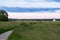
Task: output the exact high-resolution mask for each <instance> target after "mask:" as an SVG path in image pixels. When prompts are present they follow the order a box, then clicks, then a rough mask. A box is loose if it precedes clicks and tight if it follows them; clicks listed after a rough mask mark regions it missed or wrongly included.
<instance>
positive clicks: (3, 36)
mask: <svg viewBox="0 0 60 40" xmlns="http://www.w3.org/2000/svg"><path fill="white" fill-rule="evenodd" d="M12 32H13V30H10V31H8V32H5V33H3V34H0V40H7V39H8V37H9V36H10V34H11V33H12Z"/></svg>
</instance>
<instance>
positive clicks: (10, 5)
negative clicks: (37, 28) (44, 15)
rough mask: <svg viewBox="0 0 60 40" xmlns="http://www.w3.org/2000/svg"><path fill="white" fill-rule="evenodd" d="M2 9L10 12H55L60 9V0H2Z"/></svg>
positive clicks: (0, 7) (0, 3)
mask: <svg viewBox="0 0 60 40" xmlns="http://www.w3.org/2000/svg"><path fill="white" fill-rule="evenodd" d="M17 7H18V8H17ZM24 8H31V9H24ZM32 8H38V9H32ZM0 9H3V10H6V11H9V12H25V11H26V12H33V11H34V12H38V11H39V12H41V11H44V12H45V11H50V12H55V11H59V10H60V0H0Z"/></svg>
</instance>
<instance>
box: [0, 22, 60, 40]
mask: <svg viewBox="0 0 60 40" xmlns="http://www.w3.org/2000/svg"><path fill="white" fill-rule="evenodd" d="M12 29H13V30H14V32H13V33H12V34H11V35H10V36H9V38H8V40H60V22H59V21H56V22H52V21H9V22H0V34H1V33H4V32H6V31H8V30H12Z"/></svg>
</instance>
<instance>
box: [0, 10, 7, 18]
mask: <svg viewBox="0 0 60 40" xmlns="http://www.w3.org/2000/svg"><path fill="white" fill-rule="evenodd" d="M0 13H2V14H4V15H5V16H7V17H8V14H7V12H6V11H5V10H0Z"/></svg>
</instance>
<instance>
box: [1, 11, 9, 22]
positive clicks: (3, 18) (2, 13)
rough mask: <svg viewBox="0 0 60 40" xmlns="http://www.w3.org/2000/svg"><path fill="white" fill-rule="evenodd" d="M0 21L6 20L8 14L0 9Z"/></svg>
mask: <svg viewBox="0 0 60 40" xmlns="http://www.w3.org/2000/svg"><path fill="white" fill-rule="evenodd" d="M0 21H8V14H7V12H6V11H5V10H0Z"/></svg>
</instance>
